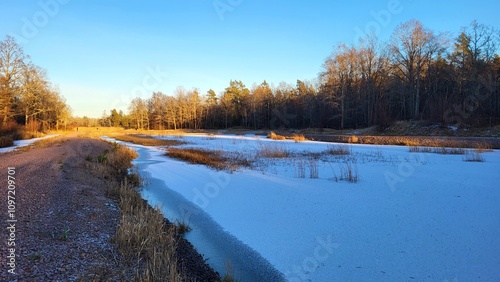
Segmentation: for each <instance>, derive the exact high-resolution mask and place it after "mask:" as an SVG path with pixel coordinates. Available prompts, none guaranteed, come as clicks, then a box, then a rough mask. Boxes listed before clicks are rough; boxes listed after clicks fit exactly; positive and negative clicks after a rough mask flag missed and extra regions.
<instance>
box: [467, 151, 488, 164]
mask: <svg viewBox="0 0 500 282" xmlns="http://www.w3.org/2000/svg"><path fill="white" fill-rule="evenodd" d="M464 161H466V162H477V163H482V162H484V157H483V156H482V155H481V151H480V150H474V151H471V150H467V151H466V152H465V155H464Z"/></svg>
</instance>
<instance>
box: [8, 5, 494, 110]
mask: <svg viewBox="0 0 500 282" xmlns="http://www.w3.org/2000/svg"><path fill="white" fill-rule="evenodd" d="M499 10H500V1H498V0H485V1H437V0H433V1H427V0H382V1H379V0H372V1H368V0H363V1H322V0H321V1H291V0H288V1H285V0H276V1H273V0H267V1H263V0H197V1H195V0H175V1H173V0H151V1H118V0H115V1H104V0H103V1H97V0H39V1H13V0H0V15H1V16H0V37H1V38H2V40H3V39H4V38H5V35H7V34H10V35H13V36H15V37H16V39H17V41H18V42H19V43H21V45H22V46H23V48H24V50H25V52H26V53H27V54H29V55H30V56H31V58H32V61H33V62H34V63H35V64H37V65H39V66H41V67H43V68H45V69H46V70H47V71H48V74H49V79H50V81H51V82H53V83H54V84H56V85H58V87H59V89H60V91H61V94H62V95H63V96H64V97H65V98H66V99H67V102H68V104H69V105H70V106H71V107H72V108H73V113H74V114H75V115H77V116H83V115H86V116H90V117H99V116H101V115H102V113H103V111H104V110H106V111H107V113H108V114H109V112H110V110H111V109H113V108H117V109H122V110H124V111H126V106H127V105H128V102H129V101H130V100H131V99H132V98H133V97H135V96H140V97H143V98H147V97H149V96H150V94H151V93H152V92H153V91H162V92H163V93H165V94H172V93H173V92H174V90H175V88H177V87H178V86H183V87H185V88H186V89H191V88H193V87H197V88H199V89H200V92H201V93H202V94H205V93H206V92H207V91H208V90H209V89H210V88H212V89H214V90H215V91H216V92H217V93H220V92H221V91H223V90H224V88H225V87H227V86H228V84H229V81H230V80H231V79H236V80H241V81H243V82H244V83H245V84H246V85H247V87H249V88H250V87H251V86H252V84H253V83H261V82H262V81H263V80H267V81H268V82H269V83H272V84H274V85H278V84H279V83H280V82H281V81H284V82H287V83H290V84H295V82H296V80H297V79H301V80H313V79H315V78H317V75H318V73H319V72H320V71H321V65H322V63H323V61H324V59H325V58H326V57H327V56H328V55H329V54H330V53H331V51H332V50H333V47H334V46H335V45H336V44H337V43H339V42H345V43H347V44H352V43H354V42H355V41H356V38H357V37H358V34H359V32H358V30H362V31H364V30H365V29H366V28H367V27H368V28H370V27H374V28H376V31H378V34H379V37H380V39H381V40H382V41H385V40H388V38H389V37H390V34H391V33H392V31H393V30H394V28H395V27H396V26H397V25H398V24H399V23H401V22H404V21H407V20H409V19H412V18H415V19H418V20H420V21H421V22H422V23H423V24H424V25H425V26H426V27H428V28H430V29H432V30H434V31H436V32H446V31H448V32H452V33H454V34H456V33H457V32H458V31H459V30H460V28H461V27H462V26H465V25H468V24H469V23H470V22H472V20H474V19H477V20H478V21H479V22H480V23H484V24H488V25H492V26H496V27H497V28H499V27H500V26H499V22H500V20H499V17H498V11H499ZM381 11H382V12H381ZM374 14H378V15H382V17H380V18H379V19H378V22H377V16H374ZM151 73H153V74H154V73H156V74H155V75H154V76H155V77H156V78H154V77H153V75H151Z"/></svg>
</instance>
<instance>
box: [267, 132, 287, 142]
mask: <svg viewBox="0 0 500 282" xmlns="http://www.w3.org/2000/svg"><path fill="white" fill-rule="evenodd" d="M267 138H269V139H273V140H286V137H285V136H283V135H278V134H276V133H274V132H273V131H271V132H269V134H267Z"/></svg>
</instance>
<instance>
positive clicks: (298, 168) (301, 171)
mask: <svg viewBox="0 0 500 282" xmlns="http://www.w3.org/2000/svg"><path fill="white" fill-rule="evenodd" d="M295 177H297V178H306V163H305V161H304V160H302V159H298V160H297V161H296V162H295Z"/></svg>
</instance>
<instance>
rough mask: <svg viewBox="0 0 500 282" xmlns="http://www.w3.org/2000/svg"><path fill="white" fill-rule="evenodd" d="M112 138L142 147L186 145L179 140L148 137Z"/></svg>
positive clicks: (122, 136) (125, 135)
mask: <svg viewBox="0 0 500 282" xmlns="http://www.w3.org/2000/svg"><path fill="white" fill-rule="evenodd" d="M112 137H113V138H115V139H116V140H120V141H124V142H130V143H134V144H139V145H144V146H178V145H182V144H186V142H183V141H179V140H163V139H156V138H153V137H152V136H148V135H137V134H120V135H113V136H112Z"/></svg>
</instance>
